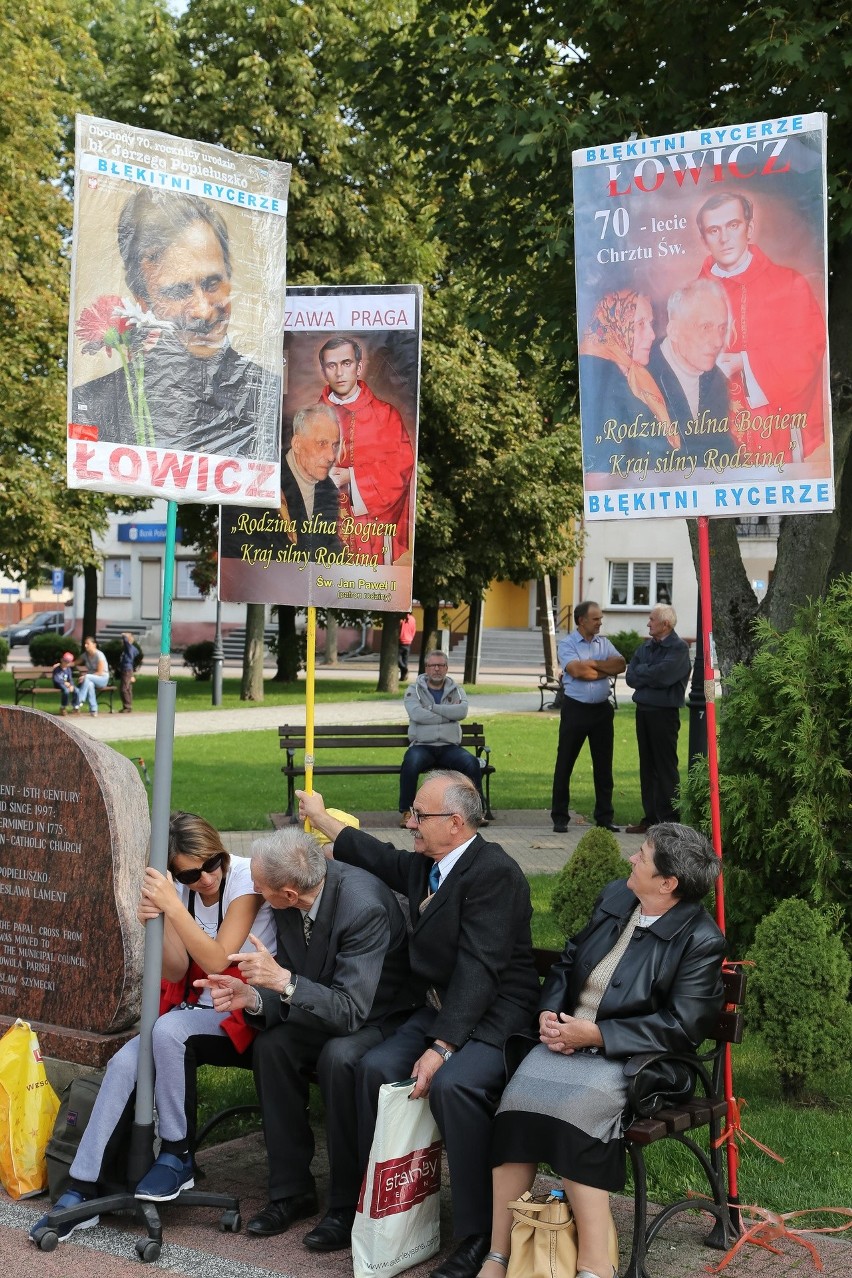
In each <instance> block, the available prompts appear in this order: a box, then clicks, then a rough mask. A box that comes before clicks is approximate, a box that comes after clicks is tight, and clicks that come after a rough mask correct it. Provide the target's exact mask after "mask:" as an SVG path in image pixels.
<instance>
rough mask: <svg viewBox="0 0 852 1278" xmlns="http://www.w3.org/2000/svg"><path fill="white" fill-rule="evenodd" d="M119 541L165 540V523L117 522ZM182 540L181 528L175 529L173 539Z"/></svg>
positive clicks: (146, 542)
mask: <svg viewBox="0 0 852 1278" xmlns="http://www.w3.org/2000/svg"><path fill="white" fill-rule="evenodd" d="M118 540H119V541H135V542H137V543H139V542H144V543H145V544H148V545H149V544H150V543H151V542H155V541H165V540H166V525H165V524H119V525H118ZM182 540H183V530H182V529H180V528H176V529H175V541H182Z"/></svg>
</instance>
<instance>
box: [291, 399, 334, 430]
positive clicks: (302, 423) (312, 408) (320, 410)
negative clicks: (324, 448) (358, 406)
mask: <svg viewBox="0 0 852 1278" xmlns="http://www.w3.org/2000/svg"><path fill="white" fill-rule="evenodd" d="M312 417H327V418H328V419H329V421H332V422H334V424H335V426H336V428H337V433H338V434H340V422H339V421H338V419H337V413H336V412H335V411H334V409H333V408H332V407H331V405H330V404H308V405H307V407H306V408H299V409H297V410H296V412H295V413H294V415H293V434H294V435H304V434H305V433H306V429H307V423H308V421H309V420H310V418H312Z"/></svg>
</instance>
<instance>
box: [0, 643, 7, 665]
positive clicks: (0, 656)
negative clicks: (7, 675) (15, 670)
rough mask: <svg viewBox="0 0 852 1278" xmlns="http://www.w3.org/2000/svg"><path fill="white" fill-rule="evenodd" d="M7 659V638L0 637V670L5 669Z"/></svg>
mask: <svg viewBox="0 0 852 1278" xmlns="http://www.w3.org/2000/svg"><path fill="white" fill-rule="evenodd" d="M8 659H9V640H8V639H0V670H5V669H6V662H7V660H8Z"/></svg>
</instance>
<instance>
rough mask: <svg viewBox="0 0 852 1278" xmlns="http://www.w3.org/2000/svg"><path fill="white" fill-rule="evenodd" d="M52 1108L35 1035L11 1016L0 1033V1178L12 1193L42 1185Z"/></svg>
mask: <svg viewBox="0 0 852 1278" xmlns="http://www.w3.org/2000/svg"><path fill="white" fill-rule="evenodd" d="M58 1109H59V1097H58V1096H57V1095H56V1092H55V1091H54V1090H53V1088H52V1087H51V1086H50V1083H49V1082H48V1081H47V1074H46V1073H45V1070H44V1062H43V1061H42V1059H41V1052H40V1051H39V1046H38V1038H37V1036H36V1035H35V1034H34V1033H33V1031H32V1030H31V1029H30V1026H29V1025H28V1024H27V1022H26V1021H20V1020H19V1021H15V1024H14V1025H12V1026H11V1028H10V1029H8V1030H7V1031H6V1033H5V1034H4V1035H3V1037H2V1038H0V1182H2V1185H3V1188H4V1189H5V1190H6V1193H7V1194H9V1195H10V1196H11V1197H12V1198H27V1197H30V1196H31V1195H33V1194H40V1193H43V1191H44V1190H45V1189H47V1166H46V1164H45V1161H44V1147H45V1145H46V1144H47V1142H48V1141H49V1140H50V1136H51V1133H52V1131H53V1125H54V1123H55V1122H56V1112H57V1110H58Z"/></svg>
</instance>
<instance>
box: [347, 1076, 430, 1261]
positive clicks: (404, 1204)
mask: <svg viewBox="0 0 852 1278" xmlns="http://www.w3.org/2000/svg"><path fill="white" fill-rule="evenodd" d="M413 1086H414V1079H413V1078H409V1079H407V1080H406V1081H405V1082H404V1083H385V1084H384V1085H383V1086H382V1087H381V1088H380V1089H379V1112H378V1114H377V1116H376V1130H375V1133H374V1135H373V1147H372V1149H371V1150H370V1161H369V1163H368V1165H367V1173H366V1175H365V1177H364V1183H363V1185H362V1186H361V1198H360V1200H359V1202H358V1210H357V1212H356V1215H355V1224H354V1226H353V1229H352V1265H353V1269H354V1278H375V1276H376V1275H381V1276H382V1278H392V1275H393V1274H400V1273H402V1271H403V1270H404V1269H409V1268H410V1267H411V1266H412V1265H418V1264H420V1262H421V1261H423V1260H428V1259H429V1257H430V1256H434V1255H435V1253H436V1252H437V1251H438V1249H439V1247H440V1245H441V1239H440V1222H439V1219H438V1217H439V1212H440V1193H441V1135H440V1132H439V1131H438V1125H437V1123H436V1122H435V1120H434V1118H433V1117H432V1112H431V1110H430V1109H429V1102H428V1100H426V1099H425V1098H423V1099H420V1100H409V1095H410V1093H411V1089H412V1087H413Z"/></svg>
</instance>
